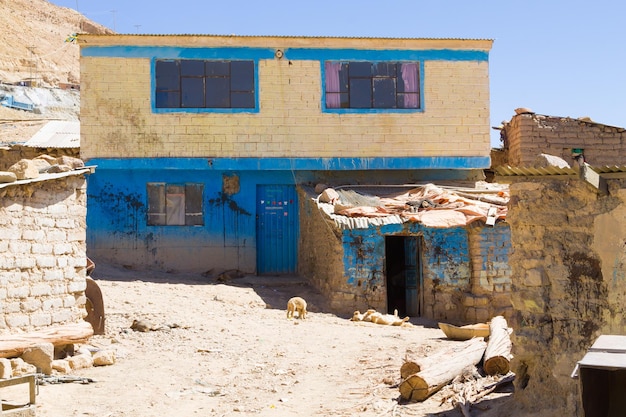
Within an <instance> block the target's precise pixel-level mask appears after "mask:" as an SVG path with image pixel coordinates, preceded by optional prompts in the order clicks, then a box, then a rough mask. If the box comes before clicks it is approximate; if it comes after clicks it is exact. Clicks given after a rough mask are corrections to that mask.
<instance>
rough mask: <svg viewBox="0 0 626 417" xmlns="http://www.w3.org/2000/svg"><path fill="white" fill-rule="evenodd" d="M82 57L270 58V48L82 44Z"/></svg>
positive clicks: (272, 51)
mask: <svg viewBox="0 0 626 417" xmlns="http://www.w3.org/2000/svg"><path fill="white" fill-rule="evenodd" d="M80 53H81V56H82V57H94V58H148V59H152V58H159V59H254V60H259V59H272V58H274V53H275V51H274V49H271V48H193V47H174V46H83V47H82V49H81V51H80Z"/></svg>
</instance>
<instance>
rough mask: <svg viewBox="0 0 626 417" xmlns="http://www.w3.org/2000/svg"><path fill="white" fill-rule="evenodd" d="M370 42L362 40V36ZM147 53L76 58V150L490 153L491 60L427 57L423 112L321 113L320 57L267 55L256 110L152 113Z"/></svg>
mask: <svg viewBox="0 0 626 417" xmlns="http://www.w3.org/2000/svg"><path fill="white" fill-rule="evenodd" d="M367 46H368V47H369V45H367ZM150 65H151V62H150V60H149V59H147V58H146V59H140V58H100V57H83V58H81V83H82V84H81V157H82V158H83V159H91V158H106V157H120V156H121V157H214V158H219V157H224V158H233V157H302V158H318V157H322V158H331V157H333V158H336V157H407V156H408V157H411V156H426V157H437V156H463V157H465V156H481V157H484V156H489V153H490V149H491V146H490V136H489V78H488V62H486V61H482V62H477V61H445V60H440V61H425V63H424V74H421V77H423V80H424V92H423V103H422V106H423V108H424V111H423V112H416V113H371V114H363V113H360V114H354V113H342V114H337V113H322V111H321V100H322V85H321V77H322V75H321V64H320V62H319V61H304V60H288V59H282V60H279V59H266V60H260V61H259V66H258V81H259V89H258V94H259V111H258V113H160V114H155V113H152V110H151V109H152V107H151V106H152V103H151V98H150V97H151V68H150Z"/></svg>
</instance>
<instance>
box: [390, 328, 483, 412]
mask: <svg viewBox="0 0 626 417" xmlns="http://www.w3.org/2000/svg"><path fill="white" fill-rule="evenodd" d="M486 347H487V342H485V340H484V339H483V338H482V337H475V338H473V339H470V340H466V341H463V342H459V343H458V344H456V346H452V347H451V348H450V349H445V352H444V351H442V352H439V353H437V354H436V355H433V357H429V360H428V365H427V366H426V367H425V368H424V369H421V370H420V371H419V372H418V373H416V374H413V375H410V376H408V377H406V378H404V379H403V380H402V382H401V383H400V386H399V388H400V396H401V397H402V398H403V399H404V400H407V401H413V402H416V401H424V400H425V399H426V398H428V397H430V396H431V395H432V394H434V393H435V392H437V391H439V390H440V389H441V388H442V387H444V386H445V385H446V384H448V383H449V382H450V381H452V380H453V379H454V378H455V377H457V376H459V375H460V374H462V373H463V371H464V370H465V369H467V368H468V367H470V366H475V365H477V364H478V363H479V362H480V360H481V359H482V357H483V355H484V353H485V348H486ZM435 358H437V359H438V360H437V361H436V362H437V363H435V361H434V360H433V359H435Z"/></svg>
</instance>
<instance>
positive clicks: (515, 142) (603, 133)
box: [494, 114, 626, 166]
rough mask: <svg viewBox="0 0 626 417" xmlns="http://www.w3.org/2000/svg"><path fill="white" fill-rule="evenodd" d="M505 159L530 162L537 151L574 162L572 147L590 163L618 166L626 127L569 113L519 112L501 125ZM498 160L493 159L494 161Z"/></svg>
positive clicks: (625, 150)
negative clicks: (579, 151) (540, 113)
mask: <svg viewBox="0 0 626 417" xmlns="http://www.w3.org/2000/svg"><path fill="white" fill-rule="evenodd" d="M503 134H504V137H505V138H506V139H505V144H504V145H505V146H504V147H505V149H506V151H507V158H506V163H507V164H508V165H511V166H531V165H532V164H533V162H534V161H535V159H536V157H537V155H539V154H541V153H545V154H550V155H555V156H558V157H561V158H563V159H564V160H565V161H567V162H568V163H569V164H570V165H573V164H574V160H573V158H572V149H576V148H580V149H584V155H585V159H586V162H587V163H589V164H590V165H595V166H605V165H610V166H612V165H618V166H621V165H623V164H624V161H625V160H626V159H625V157H626V129H624V128H621V127H613V126H606V125H603V124H600V123H593V122H588V121H583V120H578V119H572V118H569V117H555V116H543V115H539V114H519V115H516V116H514V117H513V118H512V119H511V121H510V122H509V123H507V124H506V125H505V127H504V132H503ZM496 162H498V161H494V165H495V163H496Z"/></svg>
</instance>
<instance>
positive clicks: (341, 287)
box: [298, 188, 358, 313]
mask: <svg viewBox="0 0 626 417" xmlns="http://www.w3.org/2000/svg"><path fill="white" fill-rule="evenodd" d="M312 197H313V196H312V195H311V194H308V193H306V192H304V191H303V190H302V189H301V188H298V201H299V204H300V207H299V210H300V242H299V246H298V273H299V274H300V275H301V276H305V277H307V278H308V280H309V282H310V283H311V284H312V285H313V286H314V287H315V288H317V289H318V290H319V291H320V292H321V293H322V294H324V296H325V297H326V299H327V300H328V303H329V307H330V308H331V309H332V310H333V311H343V312H345V313H352V312H353V311H354V310H355V306H356V305H357V301H356V300H357V298H358V295H357V294H355V293H354V289H353V288H352V287H347V286H346V285H345V278H344V273H343V262H342V260H343V248H342V244H341V231H340V230H338V229H337V228H336V227H335V226H334V225H333V224H330V223H328V218H327V217H326V216H325V215H324V214H323V213H322V212H321V211H320V210H319V208H318V207H317V203H316V202H315V201H313V199H312Z"/></svg>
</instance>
